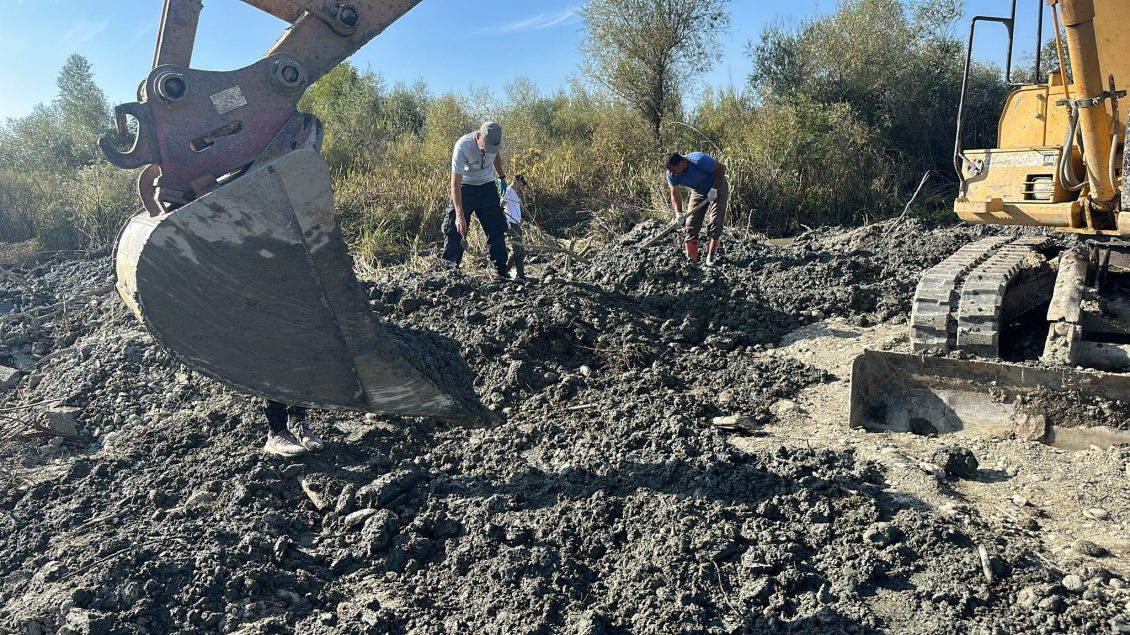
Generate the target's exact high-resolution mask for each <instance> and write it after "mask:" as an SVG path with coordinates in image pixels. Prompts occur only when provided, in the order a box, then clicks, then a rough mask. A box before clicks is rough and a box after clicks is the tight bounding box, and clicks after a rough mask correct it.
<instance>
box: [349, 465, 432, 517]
mask: <svg viewBox="0 0 1130 635" xmlns="http://www.w3.org/2000/svg"><path fill="white" fill-rule="evenodd" d="M424 478H425V475H424V474H421V473H420V472H417V471H415V470H409V469H401V470H397V471H395V472H390V473H388V474H385V475H384V476H382V477H380V478H378V479H377V480H375V481H373V482H372V483H370V484H368V485H366V486H365V487H362V488H361V489H360V490H358V491H357V500H358V502H359V504H362V505H364V506H366V507H372V508H374V509H380V508H382V507H386V506H388V505H389V504H390V503H392V502H393V501H395V500H396V499H398V498H400V497H401V496H402V495H404V494H405V493H407V492H408V491H409V490H411V489H412V488H413V487H415V486H416V484H417V483H419V482H420V481H423V480H424Z"/></svg>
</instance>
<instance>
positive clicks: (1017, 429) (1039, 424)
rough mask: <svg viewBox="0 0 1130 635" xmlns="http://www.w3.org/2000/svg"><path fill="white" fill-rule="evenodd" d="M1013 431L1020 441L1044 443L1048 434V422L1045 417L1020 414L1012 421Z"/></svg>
mask: <svg viewBox="0 0 1130 635" xmlns="http://www.w3.org/2000/svg"><path fill="white" fill-rule="evenodd" d="M1012 431H1013V434H1015V435H1016V438H1018V439H1024V440H1026V441H1037V442H1040V443H1043V441H1044V439H1045V438H1046V437H1047V434H1048V420H1047V417H1045V416H1044V415H1037V414H1018V415H1017V416H1016V418H1014V419H1013V421H1012Z"/></svg>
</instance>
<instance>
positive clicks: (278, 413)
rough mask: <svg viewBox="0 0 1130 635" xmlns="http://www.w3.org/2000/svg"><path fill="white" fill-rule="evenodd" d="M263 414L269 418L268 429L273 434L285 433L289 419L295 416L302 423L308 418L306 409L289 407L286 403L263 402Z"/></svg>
mask: <svg viewBox="0 0 1130 635" xmlns="http://www.w3.org/2000/svg"><path fill="white" fill-rule="evenodd" d="M263 414H264V415H266V416H267V427H269V428H270V429H271V432H285V431H286V424H287V419H288V418H289V417H290V416H293V417H294V418H295V419H296V420H298V421H301V420H303V419H305V418H306V409H305V408H303V407H302V406H288V405H286V404H284V403H279V402H277V401H271V400H270V399H264V400H263Z"/></svg>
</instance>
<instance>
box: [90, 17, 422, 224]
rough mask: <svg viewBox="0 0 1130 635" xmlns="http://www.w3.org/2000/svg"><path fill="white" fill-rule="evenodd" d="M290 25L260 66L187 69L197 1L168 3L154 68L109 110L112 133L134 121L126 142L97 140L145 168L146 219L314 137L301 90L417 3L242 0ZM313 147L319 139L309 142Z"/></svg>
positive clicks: (118, 159)
mask: <svg viewBox="0 0 1130 635" xmlns="http://www.w3.org/2000/svg"><path fill="white" fill-rule="evenodd" d="M244 1H245V2H247V4H250V5H252V6H255V7H257V8H259V9H262V10H263V11H266V12H267V13H269V14H271V15H273V16H275V17H277V18H280V19H282V20H284V21H286V22H289V23H290V24H291V26H290V28H289V29H287V30H286V32H285V33H284V34H283V36H282V37H281V38H279V40H278V41H277V42H276V43H275V44H274V46H272V47H271V50H269V51H268V52H267V54H266V55H264V56H263V58H262V59H260V60H259V61H258V62H255V63H254V64H252V65H250V66H247V67H245V68H241V69H238V70H234V71H201V70H196V69H193V68H190V63H191V60H192V49H193V46H194V43H195V40H196V27H197V23H198V21H199V17H200V12H201V9H202V2H201V0H166V2H165V8H164V11H163V13H162V15H161V26H160V31H159V35H158V39H157V47H156V51H155V53H154V56H153V70H152V71H150V73H149V76H148V77H146V78H145V81H144V82H143V83H142V84H141V86H140V88H139V89H138V95H137V101H136V102H132V103H127V104H122V105H120V106H117V107H116V108H114V117H115V121H116V125H117V128H118V132H119V134H125V133H126V130H127V128H128V124H127V116H130V117H133V118H134V119H135V120H136V121H137V138H136V142H135V143H134V145H133V147H132V148H131V149H130V150H128V151H126V152H120V151H118V150H117V149H116V148H115V147H114V145H113V144H112V143H111V141H110V139H109V138H104V139H102V141H101V144H100V145H101V149H102V152H103V154H105V156H106V159H107V160H108V161H110V162H111V163H113V164H114V165H116V166H118V167H120V168H127V169H134V168H141V167H144V168H145V170H144V171H143V172H142V176H141V179H140V181H139V188H140V191H141V200H142V204H143V205H144V206H145V209H146V211H148V212H149V213H150V215H154V216H156V215H157V214H160V213H162V212H165V211H169V210H172V209H175V208H177V207H179V206H181V205H185V204H187V203H189V202H191V201H193V200H196V199H197V198H199V197H200V196H203V195H204V194H207V193H208V192H211V191H212V190H214V189H216V188H217V187H219V185H220V184H221V183H224V182H225V181H226V180H230V179H231V178H232V177H234V176H237V175H239V174H241V173H242V172H245V171H247V170H249V169H250V168H251V167H253V166H254V164H255V162H257V161H258V162H260V163H262V162H266V161H269V160H271V159H274V158H277V157H278V156H281V155H283V154H285V153H286V152H288V151H292V150H295V149H297V148H299V147H310V146H311V140H312V138H313V139H314V140H316V139H318V138H320V137H319V135H320V132H319V131H317V127H316V126H315V125H314V122H313V118H312V117H310V116H309V115H306V114H303V113H299V112H298V111H297V104H298V100H299V99H300V98H301V97H302V94H303V93H304V92H305V91H306V89H307V88H308V87H309V86H310V85H311V84H312V83H314V82H315V81H317V79H318V78H320V77H322V76H323V75H325V74H326V73H327V72H329V71H330V70H331V69H333V68H334V67H335V66H337V65H338V64H339V63H341V62H342V61H343V60H344V59H346V58H347V57H349V56H350V55H352V54H353V53H354V52H355V51H357V50H358V49H359V48H361V47H362V46H364V45H365V44H366V43H367V42H368V41H369V40H371V39H373V38H374V37H376V36H377V35H378V34H379V33H381V32H382V31H383V30H384V29H385V28H386V27H388V25H390V24H392V23H393V22H394V21H396V19H397V18H399V17H400V16H402V15H404V14H405V13H407V12H408V11H409V10H410V9H411V8H412V7H414V6H416V5H417V4H418V3H419V0H393V1H391V2H389V1H386V2H375V1H373V0H354V1H352V2H339V1H337V0H244ZM313 145H316V144H313Z"/></svg>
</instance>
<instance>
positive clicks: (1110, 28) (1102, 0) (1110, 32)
mask: <svg viewBox="0 0 1130 635" xmlns="http://www.w3.org/2000/svg"><path fill="white" fill-rule="evenodd" d="M1094 2H1095V39H1096V40H1097V43H1098V49H1099V69H1100V70H1101V71H1102V75H1103V79H1104V80H1107V79H1108V78H1109V77H1110V76H1111V75H1114V85H1115V89H1116V90H1126V91H1130V35H1128V34H1127V31H1126V25H1127V24H1130V2H1128V1H1127V0H1094ZM1128 107H1130V102H1127V101H1126V100H1123V101H1122V102H1121V103H1119V104H1118V109H1119V111H1120V116H1119V119H1120V122H1119V126H1118V134H1120V135H1125V133H1126V128H1125V121H1126V112H1127V108H1128Z"/></svg>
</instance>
